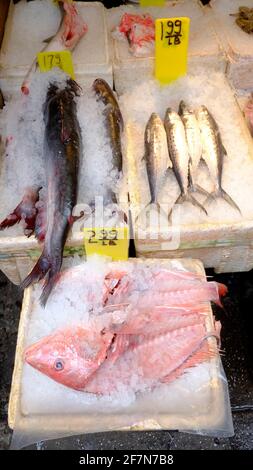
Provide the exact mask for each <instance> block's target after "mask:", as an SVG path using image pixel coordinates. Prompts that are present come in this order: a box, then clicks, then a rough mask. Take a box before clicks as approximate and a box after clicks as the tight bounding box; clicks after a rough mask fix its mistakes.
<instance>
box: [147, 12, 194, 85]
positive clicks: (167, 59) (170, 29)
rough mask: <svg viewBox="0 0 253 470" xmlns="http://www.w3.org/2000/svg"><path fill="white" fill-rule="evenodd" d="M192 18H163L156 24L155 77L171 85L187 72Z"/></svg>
mask: <svg viewBox="0 0 253 470" xmlns="http://www.w3.org/2000/svg"><path fill="white" fill-rule="evenodd" d="M189 29H190V18H186V17H181V18H161V19H158V20H156V22H155V77H156V78H157V79H158V80H159V81H160V82H161V83H164V84H166V83H170V82H172V81H173V80H176V79H177V78H178V77H180V76H182V75H185V74H186V71H187V52H188V40H189Z"/></svg>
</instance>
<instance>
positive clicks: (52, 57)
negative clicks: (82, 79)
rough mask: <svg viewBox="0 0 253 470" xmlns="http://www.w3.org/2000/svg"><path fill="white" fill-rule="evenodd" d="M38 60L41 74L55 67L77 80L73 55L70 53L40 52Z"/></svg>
mask: <svg viewBox="0 0 253 470" xmlns="http://www.w3.org/2000/svg"><path fill="white" fill-rule="evenodd" d="M37 60H38V64H39V68H40V71H41V72H48V71H49V70H51V69H52V68H54V67H59V68H60V69H62V70H63V71H64V72H65V73H67V74H68V75H70V77H71V78H73V79H75V75H74V67H73V62H72V55H71V52H70V51H56V52H54V51H48V52H39V53H38V54H37Z"/></svg>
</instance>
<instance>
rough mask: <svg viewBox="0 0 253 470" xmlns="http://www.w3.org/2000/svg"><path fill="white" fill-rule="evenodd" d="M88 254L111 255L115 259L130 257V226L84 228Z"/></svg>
mask: <svg viewBox="0 0 253 470" xmlns="http://www.w3.org/2000/svg"><path fill="white" fill-rule="evenodd" d="M83 231H84V247H85V252H86V255H87V256H89V255H94V254H97V255H102V256H109V257H110V258H112V260H113V261H118V260H123V261H125V260H127V259H128V246H129V236H128V226H125V227H111V228H110V227H109V228H108V227H104V228H102V227H99V228H98V227H96V228H87V227H85V228H84V229H83Z"/></svg>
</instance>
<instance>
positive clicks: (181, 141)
mask: <svg viewBox="0 0 253 470" xmlns="http://www.w3.org/2000/svg"><path fill="white" fill-rule="evenodd" d="M164 125H165V130H166V134H167V142H168V149H169V155H170V158H171V161H172V164H173V170H174V173H175V176H176V179H177V182H178V184H179V187H180V191H181V194H180V196H179V197H178V199H177V200H176V202H175V204H181V203H183V202H186V201H187V202H190V203H191V204H193V205H194V206H196V207H198V208H199V209H201V210H202V211H203V212H205V213H206V214H207V212H206V210H205V208H204V207H203V206H202V205H201V204H200V203H199V202H198V201H197V200H196V199H195V198H194V197H193V196H192V195H191V194H190V193H189V151H188V146H187V142H186V135H185V128H184V125H183V122H182V120H181V118H180V116H179V115H178V114H177V113H176V112H175V111H173V110H172V109H171V108H168V109H167V111H166V114H165V120H164Z"/></svg>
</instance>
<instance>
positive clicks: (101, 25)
mask: <svg viewBox="0 0 253 470" xmlns="http://www.w3.org/2000/svg"><path fill="white" fill-rule="evenodd" d="M75 3H76V5H77V8H78V11H79V13H80V14H81V16H82V17H83V19H84V21H85V23H86V24H87V26H88V31H87V33H86V34H85V35H84V36H83V37H82V39H81V40H80V41H79V43H78V44H77V46H76V48H75V50H74V51H73V53H72V54H73V63H74V70H75V76H76V80H77V81H78V82H79V83H80V84H81V85H82V83H85V82H90V81H91V80H92V79H93V80H94V79H95V78H97V77H102V78H105V79H106V80H107V81H108V82H109V83H110V84H111V85H112V66H111V63H110V58H109V48H108V37H107V28H106V16H105V8H104V6H103V4H102V3H100V2H85V3H82V2H75ZM60 21H61V15H60V10H59V8H58V7H57V6H55V5H54V4H53V2H52V0H44V1H43V2H41V1H39V0H35V1H33V2H26V1H25V0H22V1H21V2H19V3H18V4H16V5H14V4H13V3H12V2H11V4H10V8H9V13H8V17H7V20H6V25H5V33H4V38H3V43H2V48H1V52H0V88H1V89H2V92H3V94H4V95H5V96H6V95H8V94H11V93H12V92H13V91H16V90H18V88H19V87H20V85H21V83H22V80H23V78H24V77H25V75H26V73H27V71H28V70H29V67H30V65H31V64H32V62H33V60H34V58H35V57H36V54H37V53H38V52H40V50H41V49H43V47H44V46H45V43H44V42H43V41H44V40H45V39H46V38H48V37H51V36H52V35H54V34H55V33H56V32H57V30H58V27H59V24H60Z"/></svg>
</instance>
